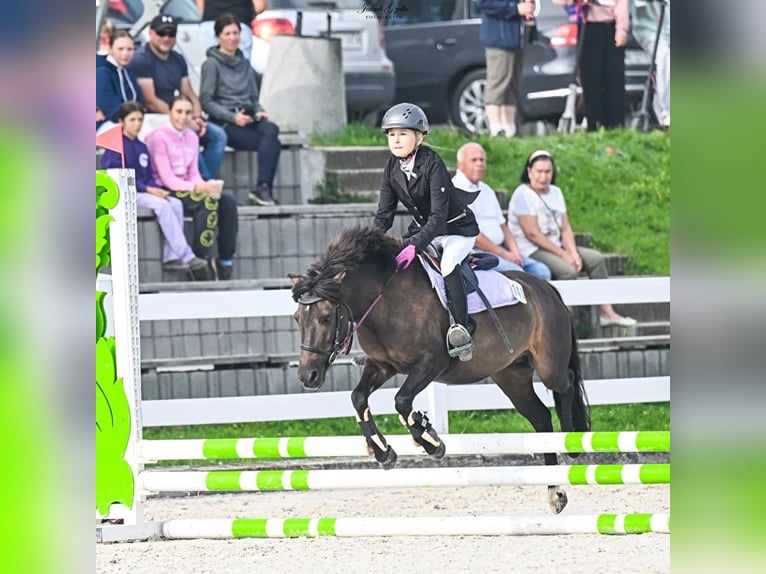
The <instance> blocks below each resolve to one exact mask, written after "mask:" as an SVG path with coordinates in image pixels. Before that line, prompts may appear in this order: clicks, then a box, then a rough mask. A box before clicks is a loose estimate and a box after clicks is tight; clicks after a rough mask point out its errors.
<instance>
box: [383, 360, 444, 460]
mask: <svg viewBox="0 0 766 574" xmlns="http://www.w3.org/2000/svg"><path fill="white" fill-rule="evenodd" d="M429 362H430V361H429ZM429 362H426V361H424V362H423V363H421V368H420V369H413V370H412V371H410V374H409V375H408V376H407V380H406V381H404V384H403V385H402V386H401V388H400V389H399V391H398V392H397V393H396V398H395V408H396V412H398V413H399V420H400V421H401V423H402V424H403V425H404V426H405V427H406V428H407V430H408V431H410V434H411V435H412V439H413V440H414V441H415V442H416V443H417V444H419V445H420V446H422V447H423V449H424V450H425V451H426V452H427V453H428V454H430V455H431V456H433V457H434V458H437V459H439V458H442V457H443V456H444V454H445V453H446V448H445V446H444V441H442V440H441V439H440V438H439V435H438V434H436V430H434V428H433V427H432V426H431V423H430V422H429V421H428V417H427V416H426V415H424V414H423V413H421V412H420V411H413V410H412V402H413V401H414V400H415V396H417V394H418V393H420V392H421V391H422V390H423V389H425V388H426V387H427V386H428V385H429V384H430V383H431V381H432V380H434V379H435V378H436V377H438V376H439V374H441V373H442V372H443V371H444V368H442V367H441V366H439V365H438V361H436V360H434V361H433V362H432V363H430V364H429Z"/></svg>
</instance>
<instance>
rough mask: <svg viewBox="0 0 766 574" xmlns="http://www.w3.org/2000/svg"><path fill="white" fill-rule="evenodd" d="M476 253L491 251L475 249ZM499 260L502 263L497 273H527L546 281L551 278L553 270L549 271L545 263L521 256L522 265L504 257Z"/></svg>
mask: <svg viewBox="0 0 766 574" xmlns="http://www.w3.org/2000/svg"><path fill="white" fill-rule="evenodd" d="M474 251H477V252H480V253H489V251H484V250H482V249H474ZM498 259H499V260H500V263H499V264H498V265H497V267H495V271H526V272H527V273H529V274H530V275H534V276H535V277H539V278H540V279H545V280H546V281H548V280H550V278H551V270H550V269H548V266H547V265H546V264H545V263H543V262H541V261H535V260H534V259H532V258H531V257H527V256H526V255H522V256H521V263H522V265H516V264H515V263H514V262H512V261H508V260H507V259H503V258H502V257H498Z"/></svg>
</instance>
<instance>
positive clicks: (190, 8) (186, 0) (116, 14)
mask: <svg viewBox="0 0 766 574" xmlns="http://www.w3.org/2000/svg"><path fill="white" fill-rule="evenodd" d="M143 13H144V2H143V0H109V9H108V10H107V18H110V19H112V20H114V19H116V20H118V21H120V22H125V23H128V24H134V23H135V22H136V21H137V20H138V19H139V18H140V17H141V16H142V15H143ZM162 13H163V14H168V15H170V16H173V17H174V18H176V19H177V20H178V21H179V22H199V21H200V13H199V9H198V8H197V3H196V2H195V1H194V0H170V2H168V5H167V6H165V9H164V10H163V11H162Z"/></svg>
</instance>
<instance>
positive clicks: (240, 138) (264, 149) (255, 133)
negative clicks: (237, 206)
mask: <svg viewBox="0 0 766 574" xmlns="http://www.w3.org/2000/svg"><path fill="white" fill-rule="evenodd" d="M223 129H225V130H226V135H227V136H228V138H229V147H232V148H234V149H236V150H248V151H257V152H258V183H259V184H260V183H268V184H269V187H273V186H274V176H275V175H276V173H277V165H278V164H279V155H280V154H281V153H282V143H281V142H280V141H279V126H277V124H275V123H273V122H270V121H268V120H261V121H259V122H253V123H250V124H247V125H246V126H244V127H240V126H238V125H237V124H224V126H223Z"/></svg>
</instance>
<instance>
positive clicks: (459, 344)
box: [447, 323, 473, 361]
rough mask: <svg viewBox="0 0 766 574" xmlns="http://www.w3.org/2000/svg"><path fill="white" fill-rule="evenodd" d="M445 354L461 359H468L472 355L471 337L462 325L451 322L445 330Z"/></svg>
mask: <svg viewBox="0 0 766 574" xmlns="http://www.w3.org/2000/svg"><path fill="white" fill-rule="evenodd" d="M447 354H448V355H449V356H450V357H457V358H458V359H460V360H461V361H470V360H471V358H472V357H473V339H472V338H471V334H470V333H469V332H468V329H466V328H465V327H463V325H460V324H458V323H452V324H451V325H450V328H449V329H448V330H447Z"/></svg>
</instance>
